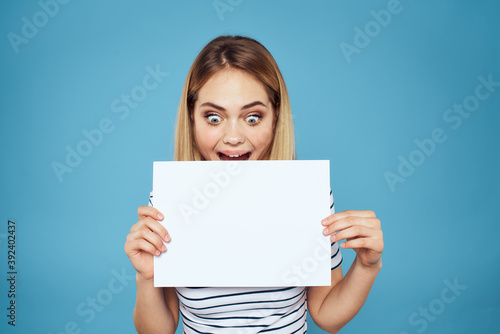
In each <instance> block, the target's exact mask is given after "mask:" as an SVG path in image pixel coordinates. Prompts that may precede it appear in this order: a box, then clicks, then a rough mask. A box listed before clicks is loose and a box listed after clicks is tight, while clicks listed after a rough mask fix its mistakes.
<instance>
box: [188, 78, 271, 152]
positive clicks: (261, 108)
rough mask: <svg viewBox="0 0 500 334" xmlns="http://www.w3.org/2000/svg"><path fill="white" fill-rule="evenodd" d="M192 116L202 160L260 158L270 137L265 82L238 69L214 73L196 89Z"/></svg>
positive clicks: (268, 105)
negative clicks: (197, 90) (196, 95)
mask: <svg viewBox="0 0 500 334" xmlns="http://www.w3.org/2000/svg"><path fill="white" fill-rule="evenodd" d="M192 118H193V120H194V135H195V141H196V145H197V147H198V150H199V151H200V153H201V155H202V156H203V157H204V158H205V160H248V159H250V160H260V159H262V158H263V157H264V155H265V154H266V152H267V149H268V148H269V146H270V144H271V142H272V139H273V134H274V131H273V130H274V126H275V116H274V111H273V106H272V104H271V102H270V101H269V97H268V95H267V93H266V90H265V88H264V85H263V84H262V83H261V82H260V81H258V80H257V79H256V78H255V77H253V76H252V75H250V74H248V73H246V72H244V71H241V70H235V69H230V70H221V71H219V72H217V73H215V74H214V75H213V76H212V77H211V78H210V79H209V80H208V81H207V82H206V83H205V85H204V86H203V87H202V88H201V89H200V90H199V92H198V100H197V101H196V103H195V105H194V110H193V115H192ZM229 155H233V156H237V157H229Z"/></svg>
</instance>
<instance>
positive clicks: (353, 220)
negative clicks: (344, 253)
mask: <svg viewBox="0 0 500 334" xmlns="http://www.w3.org/2000/svg"><path fill="white" fill-rule="evenodd" d="M321 223H322V224H323V226H325V229H324V230H323V234H324V235H331V236H330V240H331V241H332V242H334V241H341V240H344V239H346V241H344V242H342V243H341V244H340V246H341V247H342V248H352V249H354V250H355V251H356V253H357V258H358V260H359V261H361V264H362V265H363V266H364V267H366V268H375V267H377V266H380V265H381V264H382V260H381V258H382V251H383V250H384V240H383V236H382V229H381V227H380V220H379V219H378V218H377V217H376V216H375V212H373V211H370V210H348V211H341V212H337V213H335V214H333V215H331V216H328V217H327V218H325V219H323V220H322V221H321ZM334 233H335V234H334Z"/></svg>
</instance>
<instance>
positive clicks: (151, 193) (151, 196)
mask: <svg viewBox="0 0 500 334" xmlns="http://www.w3.org/2000/svg"><path fill="white" fill-rule="evenodd" d="M148 206H153V192H152V191H151V192H150V193H149V203H148Z"/></svg>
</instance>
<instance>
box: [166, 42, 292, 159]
mask: <svg viewBox="0 0 500 334" xmlns="http://www.w3.org/2000/svg"><path fill="white" fill-rule="evenodd" d="M228 68H230V69H239V70H243V71H245V72H247V73H250V74H252V75H253V76H254V77H256V78H257V79H258V80H259V81H260V82H261V83H262V84H263V85H264V87H265V88H266V91H267V93H268V96H269V101H270V102H271V103H272V105H273V107H274V112H275V117H276V118H277V120H276V126H275V128H274V136H273V140H272V142H271V144H270V146H269V149H268V151H267V153H266V154H265V155H264V159H263V160H296V159H297V156H296V152H295V137H294V129H293V120H292V110H291V108H290V100H289V97H288V91H287V89H286V85H285V81H284V80H283V76H282V75H281V72H280V70H279V68H278V64H276V61H275V60H274V58H273V56H272V55H271V53H270V52H269V51H268V50H267V49H266V48H265V47H264V46H263V45H262V44H260V43H259V42H257V41H256V40H254V39H252V38H249V37H243V36H219V37H217V38H215V39H213V40H212V41H210V42H209V43H208V44H207V45H206V46H205V47H204V48H203V50H201V52H200V53H199V54H198V56H197V57H196V59H195V61H194V62H193V65H192V66H191V68H190V69H189V72H188V74H187V78H186V82H185V83H184V88H183V89H182V95H181V101H180V103H179V110H178V113H177V124H176V129H175V145H174V160H175V161H200V160H204V158H203V156H202V155H201V154H200V152H199V151H198V148H197V147H196V143H195V140H194V132H193V121H192V119H191V114H192V112H193V109H194V104H195V102H196V100H197V99H198V92H199V90H200V89H201V87H203V85H204V84H205V83H206V82H207V81H208V79H210V77H211V76H212V75H214V74H215V73H216V72H218V71H220V70H223V69H228Z"/></svg>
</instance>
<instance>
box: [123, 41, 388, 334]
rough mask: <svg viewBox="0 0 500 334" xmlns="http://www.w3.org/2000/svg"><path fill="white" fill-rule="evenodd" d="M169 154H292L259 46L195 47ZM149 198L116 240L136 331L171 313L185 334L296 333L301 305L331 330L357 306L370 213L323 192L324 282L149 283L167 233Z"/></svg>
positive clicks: (377, 231)
mask: <svg viewBox="0 0 500 334" xmlns="http://www.w3.org/2000/svg"><path fill="white" fill-rule="evenodd" d="M174 159H175V160H177V161H187V160H195V161H199V160H231V159H237V160H292V159H296V155H295V144H294V135H293V122H292V116H291V109H290V104H289V98H288V93H287V89H286V85H285V82H284V80H283V77H282V75H281V73H280V71H279V68H278V66H277V64H276V62H275V61H274V59H273V57H272V56H271V54H270V53H269V52H268V50H267V49H266V48H265V47H264V46H262V45H261V44H260V43H258V42H257V41H255V40H253V39H251V38H247V37H241V36H220V37H218V38H216V39H214V40H212V41H211V42H210V43H208V44H207V45H206V46H205V48H204V49H203V50H202V51H201V52H200V54H199V55H198V57H197V58H196V60H195V61H194V63H193V65H192V67H191V69H190V70H189V73H188V75H187V79H186V82H185V85H184V89H183V92H182V97H181V102H180V106H179V111H178V118H177V128H176V134H175V152H174ZM330 195H331V194H330ZM153 202H154V199H153V200H151V201H150V206H141V207H139V210H138V216H139V222H137V223H136V224H135V225H134V226H132V228H131V232H130V234H129V235H128V236H127V241H126V243H125V252H126V253H127V255H128V256H129V258H130V261H131V262H132V265H133V266H134V268H135V269H136V270H137V275H136V281H137V299H136V306H135V309H134V323H135V326H136V329H137V331H138V332H140V333H174V332H175V330H176V328H177V325H178V322H179V313H181V314H182V315H183V325H184V326H183V330H184V332H185V333H256V332H267V331H272V332H274V333H305V332H306V330H307V323H306V310H308V311H309V313H310V315H311V317H312V319H313V320H314V322H315V323H316V324H317V325H318V326H319V327H320V328H322V329H324V330H326V331H328V332H330V333H336V332H338V331H339V330H340V329H341V328H342V327H343V326H344V325H345V324H346V323H347V322H349V321H350V320H351V319H352V318H353V317H354V316H355V315H356V314H357V312H358V311H359V310H360V308H361V307H362V305H363V304H364V302H365V300H366V298H367V296H368V294H369V291H370V289H371V286H372V284H373V282H374V280H375V278H376V276H377V274H378V272H379V271H380V269H381V266H382V260H381V254H382V251H383V237H382V230H381V228H380V221H379V220H378V219H377V217H376V216H375V214H374V213H373V212H372V211H344V212H339V213H334V209H333V196H332V197H331V202H332V207H331V209H332V214H331V215H330V216H328V217H325V219H323V220H322V221H321V222H318V224H320V223H321V224H323V225H324V227H325V228H324V231H323V233H324V234H325V235H330V238H331V241H332V271H331V279H332V280H331V281H332V283H331V286H326V287H325V286H313V287H286V288H210V287H207V288H189V287H177V288H155V287H154V286H153V256H158V255H159V254H160V253H161V252H164V251H165V250H166V246H165V244H164V243H168V242H169V241H170V240H171V237H170V236H169V234H168V231H167V230H166V229H165V228H164V227H163V226H162V225H161V224H160V223H159V222H158V221H161V220H163V219H164V216H163V215H162V213H160V212H158V210H156V209H155V208H154V207H153V205H152V203H153ZM166 214H167V216H168V213H166ZM173 237H174V238H175V236H173ZM344 239H346V241H345V242H343V243H342V244H341V246H342V247H343V248H352V249H354V250H355V251H356V253H357V256H356V258H355V260H354V262H353V264H352V266H351V268H350V269H349V271H348V273H347V275H346V276H345V277H343V274H342V268H341V266H340V263H341V260H342V257H341V255H340V251H339V248H338V243H337V242H339V241H341V240H344ZM256 247H257V245H256ZM179 302H180V306H179Z"/></svg>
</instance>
